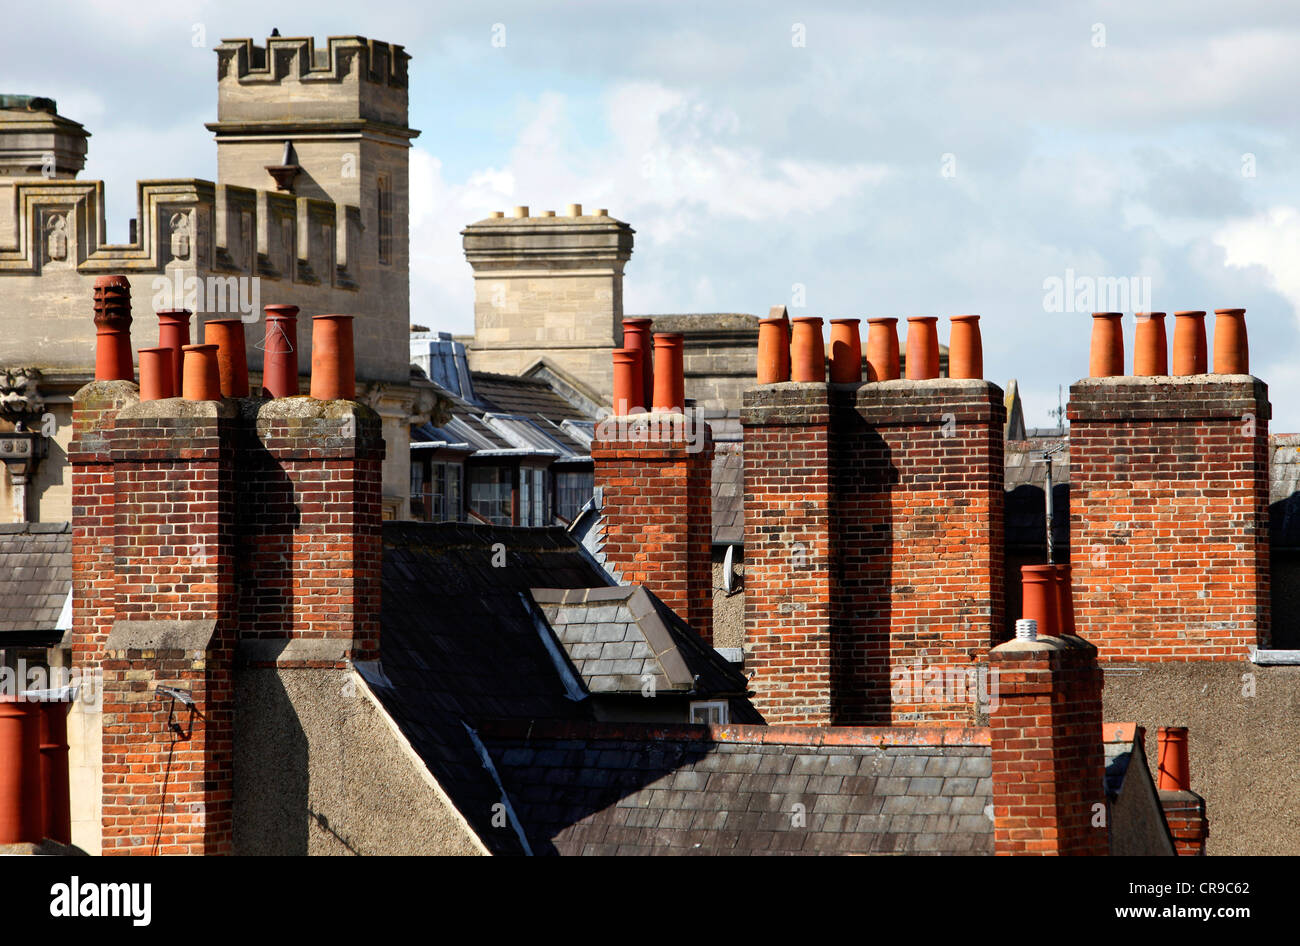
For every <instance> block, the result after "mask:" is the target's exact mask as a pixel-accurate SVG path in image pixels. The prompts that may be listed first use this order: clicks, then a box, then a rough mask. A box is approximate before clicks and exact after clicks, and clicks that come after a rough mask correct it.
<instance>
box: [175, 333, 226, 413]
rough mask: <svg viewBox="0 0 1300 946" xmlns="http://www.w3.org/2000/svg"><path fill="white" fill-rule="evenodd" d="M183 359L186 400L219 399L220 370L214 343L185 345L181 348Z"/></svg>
mask: <svg viewBox="0 0 1300 946" xmlns="http://www.w3.org/2000/svg"><path fill="white" fill-rule="evenodd" d="M181 355H182V357H183V359H184V361H185V379H184V387H182V388H181V393H182V395H183V396H184V398H185V400H187V401H219V400H221V372H220V371H219V370H218V368H217V346H216V345H186V346H185V347H184V348H182V349H181Z"/></svg>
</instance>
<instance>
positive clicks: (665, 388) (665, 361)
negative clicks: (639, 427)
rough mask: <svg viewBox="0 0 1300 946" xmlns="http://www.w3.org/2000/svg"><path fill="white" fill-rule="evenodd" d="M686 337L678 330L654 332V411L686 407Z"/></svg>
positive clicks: (680, 409) (679, 409)
mask: <svg viewBox="0 0 1300 946" xmlns="http://www.w3.org/2000/svg"><path fill="white" fill-rule="evenodd" d="M685 341H686V338H685V336H684V335H682V334H680V333H678V332H656V333H655V389H654V398H653V400H654V405H653V407H654V409H655V410H656V411H675V412H679V413H680V412H681V411H684V410H685V409H686V390H685V377H684V375H683V361H682V355H683V351H682V349H683V346H684V345H685Z"/></svg>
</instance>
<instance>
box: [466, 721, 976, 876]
mask: <svg viewBox="0 0 1300 946" xmlns="http://www.w3.org/2000/svg"><path fill="white" fill-rule="evenodd" d="M898 732H899V731H898V730H867V729H856V728H844V729H837V730H820V729H814V728H811V727H808V728H796V727H764V726H710V727H701V726H693V727H688V726H677V727H652V726H637V725H610V724H582V725H580V726H579V725H565V724H554V725H533V726H531V727H522V726H519V725H510V724H504V725H498V724H491V725H488V726H485V727H484V729H483V733H482V738H483V740H484V743H485V744H486V746H487V748H488V751H489V752H490V753H491V756H492V758H493V760H494V761H495V765H496V769H497V771H498V772H499V773H500V777H501V780H502V784H503V785H504V787H505V790H506V794H507V795H508V796H509V797H510V800H511V804H512V805H513V807H514V810H515V811H517V812H518V813H519V817H520V820H521V821H522V822H523V824H525V825H526V826H527V832H528V839H529V845H530V847H531V849H532V851H533V853H534V854H570V855H572V854H619V855H627V854H633V855H643V854H736V855H749V854H991V853H992V852H993V822H992V821H991V820H990V818H989V816H988V814H987V812H989V811H990V810H991V809H990V807H989V806H990V805H991V804H992V781H991V772H992V759H991V755H990V750H989V746H988V744H987V731H978V730H945V731H943V734H942V735H943V741H944V742H945V743H946V744H936V745H919V744H915V743H917V742H919V739H915V738H907V737H903V738H901V739H897V740H896V741H895V739H894V737H895V736H897V734H898ZM981 732H983V733H984V735H983V741H982V743H981V737H980V735H979V734H980V733H981ZM914 735H915V736H920V737H921V738H924V739H929V740H933V741H935V742H936V743H937V742H938V741H939V739H940V735H938V734H935V732H934V731H933V730H932V731H931V732H929V733H925V732H919V733H914ZM954 735H956V736H957V737H958V738H950V737H951V736H954ZM796 806H802V808H797V807H796Z"/></svg>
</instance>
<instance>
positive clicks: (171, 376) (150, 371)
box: [140, 348, 176, 401]
mask: <svg viewBox="0 0 1300 946" xmlns="http://www.w3.org/2000/svg"><path fill="white" fill-rule="evenodd" d="M175 383H176V361H175V357H174V355H173V353H172V350H171V349H170V348H141V349H140V400H142V401H161V400H163V399H164V398H169V397H175V396H176V389H175V388H174V387H173V385H174V384H175Z"/></svg>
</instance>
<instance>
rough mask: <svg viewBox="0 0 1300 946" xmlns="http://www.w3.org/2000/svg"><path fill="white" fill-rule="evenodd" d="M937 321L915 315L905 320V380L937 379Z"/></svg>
mask: <svg viewBox="0 0 1300 946" xmlns="http://www.w3.org/2000/svg"><path fill="white" fill-rule="evenodd" d="M938 323H939V319H938V317H937V316H933V315H916V316H912V317H911V318H909V319H908V320H907V364H906V368H907V379H908V380H909V381H929V380H930V379H932V378H937V377H939V328H938Z"/></svg>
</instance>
